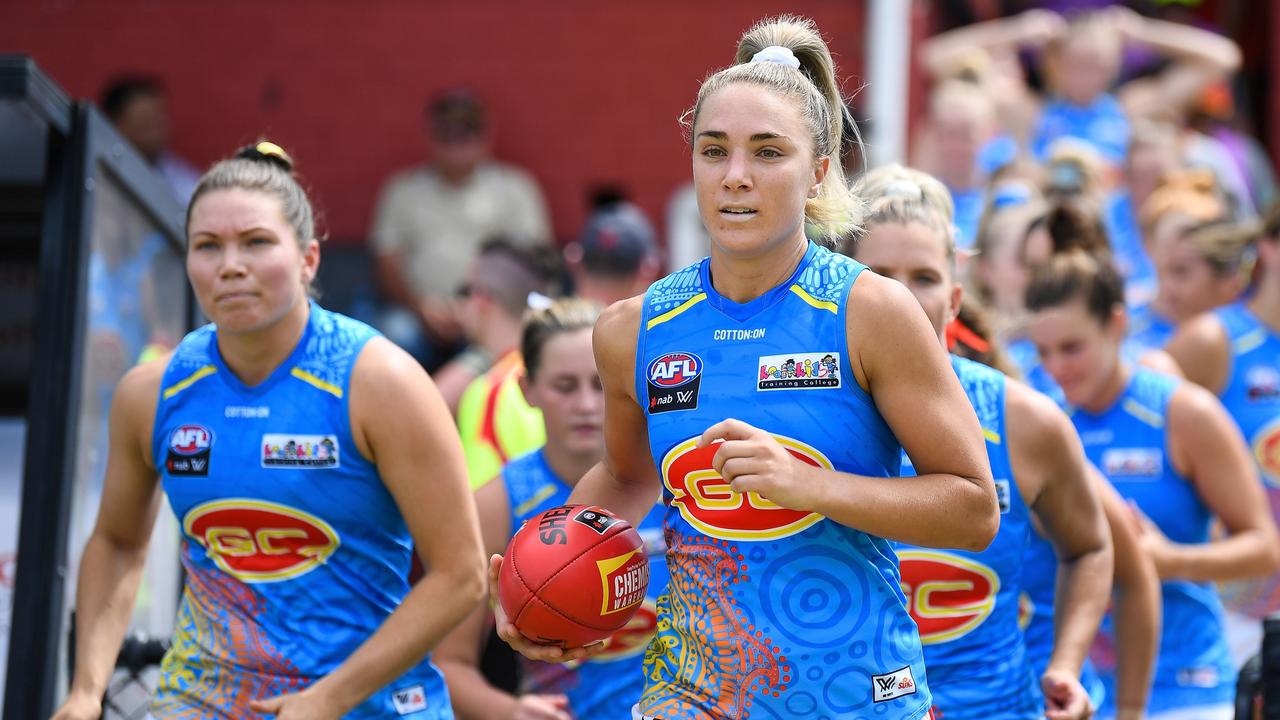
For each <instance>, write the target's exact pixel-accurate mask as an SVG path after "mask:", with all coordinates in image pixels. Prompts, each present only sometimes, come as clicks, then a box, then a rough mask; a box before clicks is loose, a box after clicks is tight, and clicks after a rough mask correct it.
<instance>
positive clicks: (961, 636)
mask: <svg viewBox="0 0 1280 720" xmlns="http://www.w3.org/2000/svg"><path fill="white" fill-rule="evenodd" d="M951 366H952V367H953V368H954V369H955V371H956V375H957V376H958V377H959V378H960V384H961V385H962V386H963V387H964V391H965V395H967V396H968V398H969V403H970V404H971V405H973V409H974V410H975V411H976V412H977V414H978V421H979V422H980V423H981V425H982V434H983V436H985V438H986V445H987V458H988V461H989V463H990V465H991V474H992V477H994V478H995V482H996V494H997V496H998V498H999V500H1000V530H999V532H998V533H997V534H996V537H995V539H994V540H992V541H991V545H989V546H988V547H987V549H986V550H983V551H982V552H967V551H964V550H934V549H930V548H918V547H914V546H911V545H903V544H895V545H894V548H895V549H896V550H897V552H898V562H899V564H900V566H901V572H902V583H903V586H904V588H906V590H907V596H908V599H909V601H910V603H911V605H910V608H911V616H912V617H913V618H914V619H915V621H916V625H917V626H918V627H919V628H920V641H921V642H922V643H924V661H925V665H926V667H928V668H929V689H930V690H931V691H932V692H933V705H934V709H935V711H936V714H937V715H938V716H939V717H941V718H955V719H956V720H964V719H965V718H985V719H989V720H1024V719H1025V720H1038V719H1039V718H1040V717H1042V716H1043V715H1044V698H1043V697H1042V696H1041V694H1040V684H1039V681H1038V680H1037V678H1038V677H1039V676H1038V675H1036V674H1034V673H1033V672H1032V669H1031V666H1030V664H1028V662H1027V657H1026V648H1025V646H1024V645H1023V640H1022V633H1020V632H1019V631H1018V605H1019V598H1020V595H1021V585H1022V559H1023V555H1024V552H1025V550H1026V546H1027V533H1028V532H1029V527H1030V518H1029V516H1028V511H1027V505H1026V503H1025V502H1023V500H1022V493H1020V492H1019V491H1018V483H1017V481H1016V479H1015V478H1014V476H1013V466H1012V464H1011V463H1010V461H1009V446H1008V442H1007V435H1006V433H1005V376H1004V375H1003V374H1002V373H1000V372H999V371H997V370H993V369H991V368H989V367H987V366H985V365H981V364H979V363H976V362H973V361H970V360H965V359H964V358H959V357H955V356H952V358H951ZM909 465H910V460H909V459H908V458H907V457H906V456H905V455H904V456H903V474H908V473H909V472H914V470H908V468H909Z"/></svg>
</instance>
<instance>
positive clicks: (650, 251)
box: [564, 200, 662, 305]
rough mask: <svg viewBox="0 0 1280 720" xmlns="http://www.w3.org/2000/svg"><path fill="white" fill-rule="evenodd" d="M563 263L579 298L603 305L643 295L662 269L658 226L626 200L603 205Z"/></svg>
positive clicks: (594, 214)
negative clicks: (657, 240)
mask: <svg viewBox="0 0 1280 720" xmlns="http://www.w3.org/2000/svg"><path fill="white" fill-rule="evenodd" d="M564 258H565V264H566V265H567V266H568V268H569V272H570V274H571V275H572V277H573V286H574V288H573V289H574V294H575V295H578V296H579V297H584V298H586V299H588V300H594V301H595V302H598V303H600V304H601V305H611V304H613V303H615V302H617V301H619V300H625V299H626V298H629V297H632V296H635V295H639V294H641V293H643V292H644V291H645V289H646V288H647V287H649V284H650V283H652V282H653V281H655V280H657V279H658V277H659V275H660V273H661V270H662V263H661V261H660V259H659V256H658V247H657V243H656V242H655V240H654V231H653V225H652V224H651V223H650V222H649V220H648V219H647V218H646V217H645V215H644V213H643V212H642V211H641V210H640V208H638V207H636V206H635V205H632V204H631V203H629V202H626V201H622V200H618V201H614V202H609V203H605V204H602V205H600V206H598V207H597V208H596V210H595V211H594V212H592V213H591V216H590V217H588V218H587V222H586V225H584V226H583V229H582V233H581V234H580V235H579V236H578V239H577V240H576V241H575V242H572V243H569V245H568V246H567V247H565V249H564Z"/></svg>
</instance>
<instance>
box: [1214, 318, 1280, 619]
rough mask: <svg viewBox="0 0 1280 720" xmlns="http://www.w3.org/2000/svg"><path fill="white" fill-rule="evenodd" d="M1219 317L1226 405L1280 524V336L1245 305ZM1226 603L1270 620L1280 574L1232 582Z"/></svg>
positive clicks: (1278, 600) (1278, 601)
mask: <svg viewBox="0 0 1280 720" xmlns="http://www.w3.org/2000/svg"><path fill="white" fill-rule="evenodd" d="M1215 314H1216V315H1217V316H1218V320H1219V321H1220V322H1221V323H1222V327H1223V329H1224V330H1225V331H1226V333H1227V340H1228V342H1229V343H1230V347H1231V370H1230V373H1229V374H1228V380H1227V385H1226V387H1225V388H1224V389H1223V391H1222V394H1221V398H1222V404H1223V406H1224V407H1226V409H1227V412H1229V413H1231V417H1233V418H1235V421H1236V424H1237V425H1239V426H1240V430H1241V432H1243V434H1244V438H1245V440H1246V441H1247V442H1248V443H1249V448H1250V450H1252V451H1253V452H1252V455H1253V459H1254V462H1256V463H1257V465H1258V474H1259V475H1260V476H1261V477H1262V483H1263V487H1264V488H1265V489H1266V491H1267V500H1268V502H1269V503H1270V505H1271V515H1272V517H1274V518H1276V520H1277V522H1280V336H1277V335H1276V333H1275V332H1274V331H1272V330H1271V329H1270V328H1269V327H1267V326H1266V325H1264V324H1263V323H1262V321H1261V320H1259V319H1258V318H1257V316H1255V315H1254V314H1253V313H1252V312H1250V311H1249V308H1248V307H1246V306H1245V304H1244V303H1235V304H1232V305H1227V306H1225V307H1222V308H1218V310H1216V311H1215ZM1223 601H1224V602H1225V603H1226V606H1227V607H1228V608H1229V609H1231V610H1232V611H1234V612H1238V613H1240V614H1242V615H1247V616H1249V617H1253V618H1259V619H1260V618H1263V617H1266V616H1267V615H1268V614H1270V613H1273V612H1276V611H1277V610H1280V574H1275V573H1273V574H1272V575H1270V576H1268V577H1263V578H1258V579H1255V580H1246V581H1241V582H1233V583H1227V584H1225V585H1224V586H1223Z"/></svg>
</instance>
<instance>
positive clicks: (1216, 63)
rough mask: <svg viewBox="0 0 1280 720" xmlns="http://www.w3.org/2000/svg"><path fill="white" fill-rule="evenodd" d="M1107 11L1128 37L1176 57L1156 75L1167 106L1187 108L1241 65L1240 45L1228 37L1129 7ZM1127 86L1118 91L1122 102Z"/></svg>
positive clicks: (1158, 86)
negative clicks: (1210, 86) (1146, 15)
mask: <svg viewBox="0 0 1280 720" xmlns="http://www.w3.org/2000/svg"><path fill="white" fill-rule="evenodd" d="M1106 12H1107V13H1108V14H1110V15H1111V19H1112V26H1113V27H1115V28H1117V29H1119V30H1120V32H1121V33H1122V34H1123V35H1124V37H1125V39H1126V40H1128V41H1131V42H1135V43H1139V44H1141V45H1144V46H1146V47H1148V48H1150V49H1152V50H1155V51H1156V52H1158V53H1161V54H1163V55H1165V56H1167V57H1168V58H1169V59H1171V60H1173V61H1174V62H1173V63H1172V64H1171V65H1170V67H1169V68H1168V69H1166V70H1164V71H1163V72H1161V73H1160V74H1159V75H1158V76H1156V79H1155V87H1156V90H1157V92H1158V93H1159V97H1160V98H1161V100H1162V102H1163V103H1164V105H1165V107H1172V108H1176V109H1179V110H1180V109H1184V108H1187V107H1188V106H1189V105H1190V104H1191V102H1192V101H1194V100H1195V99H1196V98H1197V97H1199V95H1200V94H1201V93H1202V92H1204V89H1205V88H1206V87H1208V86H1209V85H1210V84H1211V83H1213V82H1215V81H1217V80H1220V79H1222V78H1225V77H1227V76H1229V75H1230V74H1232V73H1234V72H1236V71H1237V70H1239V69H1240V64H1241V61H1242V55H1241V53H1240V46H1238V45H1236V43H1235V42H1234V41H1233V40H1231V39H1230V38H1228V37H1224V36H1222V35H1219V34H1218V33H1215V32H1212V31H1210V30H1203V29H1201V28H1198V27H1195V26H1192V25H1188V24H1185V23H1178V22H1169V21H1167V20H1159V19H1157V18H1149V17H1144V16H1142V15H1140V14H1138V13H1137V12H1134V11H1133V10H1131V9H1129V8H1126V7H1121V6H1112V7H1110V8H1107V10H1106ZM1136 82H1142V81H1136ZM1126 88H1127V86H1125V87H1121V88H1120V91H1119V93H1118V94H1119V95H1120V97H1121V101H1122V102H1123V101H1124V100H1125V99H1126V95H1127V93H1126V92H1125V90H1126Z"/></svg>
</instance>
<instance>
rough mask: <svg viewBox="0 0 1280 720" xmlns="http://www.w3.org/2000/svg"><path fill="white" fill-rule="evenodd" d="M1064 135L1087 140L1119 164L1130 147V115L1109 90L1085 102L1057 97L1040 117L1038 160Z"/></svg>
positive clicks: (1035, 137)
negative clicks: (1080, 102) (1076, 103)
mask: <svg viewBox="0 0 1280 720" xmlns="http://www.w3.org/2000/svg"><path fill="white" fill-rule="evenodd" d="M1062 138H1074V139H1076V140H1082V141H1084V142H1087V143H1089V144H1090V145H1092V146H1093V147H1094V149H1096V150H1097V151H1098V152H1099V153H1101V154H1102V156H1103V158H1105V159H1106V160H1107V162H1109V163H1111V164H1113V165H1119V164H1120V163H1122V162H1124V158H1125V154H1126V153H1128V151H1129V116H1128V115H1127V114H1126V113H1125V111H1124V108H1123V107H1122V106H1121V105H1120V101H1119V100H1116V98H1115V96H1114V95H1110V94H1106V93H1104V94H1102V95H1099V96H1098V97H1097V98H1095V99H1094V101H1093V102H1092V103H1090V104H1088V105H1085V106H1080V105H1075V104H1073V103H1071V102H1068V101H1067V100H1064V99H1062V98H1054V99H1052V100H1049V101H1048V102H1046V103H1045V104H1044V108H1043V109H1042V110H1041V111H1040V117H1039V118H1038V119H1037V120H1036V126H1035V130H1034V131H1033V135H1032V138H1031V151H1032V153H1033V154H1034V155H1035V156H1036V159H1037V160H1040V161H1045V160H1048V159H1049V153H1050V151H1051V149H1052V148H1053V144H1054V143H1055V142H1057V141H1058V140H1060V139H1062Z"/></svg>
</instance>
